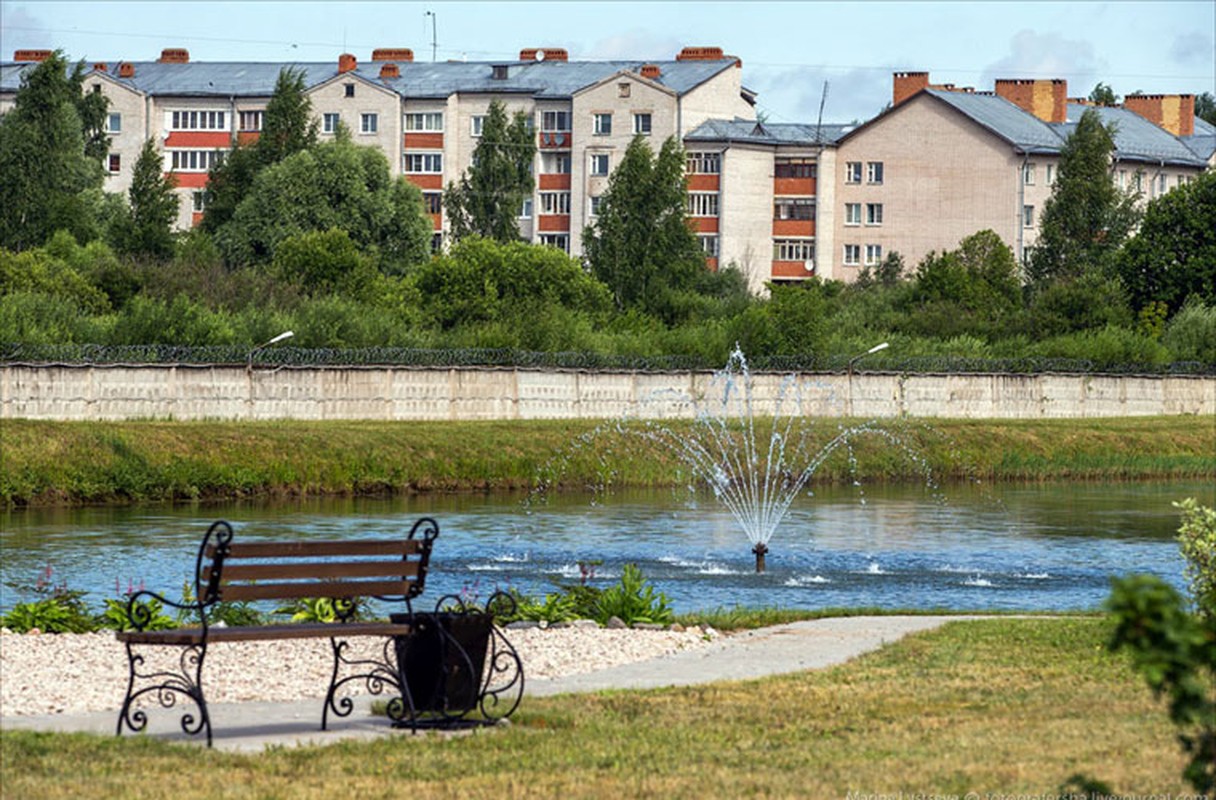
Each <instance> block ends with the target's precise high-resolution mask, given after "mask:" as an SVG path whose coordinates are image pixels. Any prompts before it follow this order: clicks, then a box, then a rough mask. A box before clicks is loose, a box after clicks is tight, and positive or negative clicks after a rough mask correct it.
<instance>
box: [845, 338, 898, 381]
mask: <svg viewBox="0 0 1216 800" xmlns="http://www.w3.org/2000/svg"><path fill="white" fill-rule="evenodd" d="M890 346H891V343H890V342H883V343H882V344H876V345H874V346H873V347H871V348H870V349H869V350H867V351H865V352H864V353H862V354H861V355H858V356H853V357H852V358H850V359H849V374H850V375H852V374H853V365H854V364H856V363H857V362H858V361H861V360H862V359H863V358H865V357H866V356H870V355H874V354H875V353H877V352H878V351H879V350H886V349H887V348H888V347H890Z"/></svg>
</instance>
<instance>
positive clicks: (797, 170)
mask: <svg viewBox="0 0 1216 800" xmlns="http://www.w3.org/2000/svg"><path fill="white" fill-rule="evenodd" d="M818 172H819V166H818V165H817V164H816V163H815V159H813V158H777V159H774V160H773V176H774V177H777V178H814V177H816V176H817V175H818Z"/></svg>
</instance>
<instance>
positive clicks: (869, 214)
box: [866, 203, 1008, 225]
mask: <svg viewBox="0 0 1216 800" xmlns="http://www.w3.org/2000/svg"><path fill="white" fill-rule="evenodd" d="M1006 219H1008V217H1006ZM866 224H867V225H881V224H882V203H866Z"/></svg>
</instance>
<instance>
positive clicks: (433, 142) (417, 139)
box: [402, 131, 443, 150]
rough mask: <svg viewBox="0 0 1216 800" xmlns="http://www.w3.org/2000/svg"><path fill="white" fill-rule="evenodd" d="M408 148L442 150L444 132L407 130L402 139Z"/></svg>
mask: <svg viewBox="0 0 1216 800" xmlns="http://www.w3.org/2000/svg"><path fill="white" fill-rule="evenodd" d="M402 141H403V144H404V145H405V149H406V150H442V149H443V134H442V133H414V132H413V131H406V133H405V136H404V137H403V139H402Z"/></svg>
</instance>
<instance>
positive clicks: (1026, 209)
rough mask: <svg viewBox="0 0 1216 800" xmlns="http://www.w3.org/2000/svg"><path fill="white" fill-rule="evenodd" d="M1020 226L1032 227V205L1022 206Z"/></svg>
mask: <svg viewBox="0 0 1216 800" xmlns="http://www.w3.org/2000/svg"><path fill="white" fill-rule="evenodd" d="M1022 227H1023V228H1033V227H1034V206H1022Z"/></svg>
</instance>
